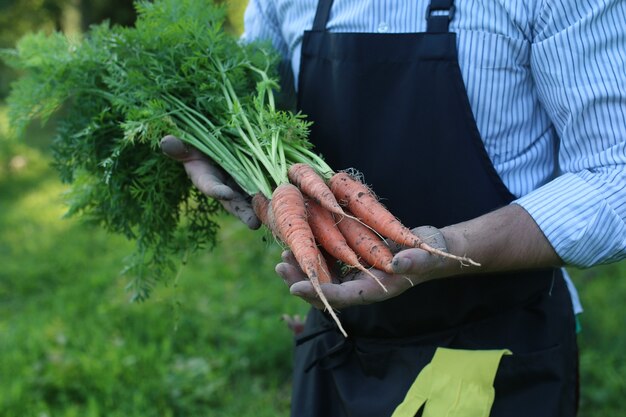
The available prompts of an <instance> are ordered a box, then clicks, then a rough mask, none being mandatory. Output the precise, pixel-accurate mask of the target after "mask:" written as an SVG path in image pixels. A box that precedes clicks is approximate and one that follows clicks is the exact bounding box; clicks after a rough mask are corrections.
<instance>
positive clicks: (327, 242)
mask: <svg viewBox="0 0 626 417" xmlns="http://www.w3.org/2000/svg"><path fill="white" fill-rule="evenodd" d="M306 207H307V211H308V214H309V217H308V220H309V226H310V227H311V231H312V232H313V236H315V240H317V242H318V243H319V244H320V245H321V246H322V248H324V249H325V250H326V252H328V253H329V254H330V255H331V256H333V257H334V258H335V259H338V260H340V261H342V262H343V263H345V264H346V265H348V266H350V267H352V268H356V269H358V270H359V271H362V272H364V273H366V274H367V275H369V276H370V277H372V278H373V279H374V280H375V281H376V282H377V283H378V284H379V285H380V286H381V287H382V288H383V290H385V292H387V288H385V286H384V285H383V283H382V282H380V279H378V277H377V276H376V275H374V274H373V273H372V272H371V271H370V270H368V269H367V268H365V267H364V266H363V265H361V263H360V262H359V257H358V256H357V254H356V253H355V252H354V250H352V248H351V247H350V246H349V245H348V242H346V239H345V238H344V236H343V234H342V233H341V232H340V231H339V229H338V228H337V224H336V223H335V219H334V218H333V213H331V212H330V211H328V210H326V208H324V207H322V206H321V205H319V204H318V203H317V202H316V201H314V200H313V199H308V200H306ZM367 230H368V232H369V229H367Z"/></svg>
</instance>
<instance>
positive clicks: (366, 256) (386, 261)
mask: <svg viewBox="0 0 626 417" xmlns="http://www.w3.org/2000/svg"><path fill="white" fill-rule="evenodd" d="M337 227H338V228H339V231H340V232H341V234H342V235H343V236H344V238H345V239H346V242H348V245H349V246H350V247H351V248H352V249H353V250H354V252H356V254H358V255H359V256H360V257H361V258H362V259H363V260H364V261H365V262H367V263H368V264H369V265H371V266H373V267H374V268H376V269H380V270H381V271H384V272H387V273H388V274H393V273H394V272H393V269H392V267H391V261H392V260H393V254H392V253H391V250H390V249H389V247H388V246H387V245H386V244H385V242H383V240H382V239H381V238H379V237H378V235H377V234H376V233H374V232H373V231H371V230H370V229H369V228H368V227H366V226H364V225H363V224H361V223H360V222H358V221H357V220H354V219H352V218H350V217H345V216H344V217H342V218H339V221H338V222H337Z"/></svg>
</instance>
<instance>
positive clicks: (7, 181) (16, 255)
mask: <svg viewBox="0 0 626 417" xmlns="http://www.w3.org/2000/svg"><path fill="white" fill-rule="evenodd" d="M0 143H2V150H1V151H0V167H1V168H0V195H1V196H2V198H0V212H1V213H2V214H3V215H2V216H0V236H2V238H1V239H0V264H1V265H2V268H0V334H1V335H2V337H0V358H1V359H0V415H1V416H3V417H18V416H19V417H27V416H107V417H108V416H111V417H114V416H120V417H122V416H209V415H210V416H240V415H251V414H253V413H254V414H255V415H258V416H259V417H263V416H267V417H270V416H272V417H273V416H277V415H285V414H286V413H287V409H288V405H289V392H290V390H289V379H290V372H291V371H290V369H291V349H292V340H291V334H290V332H289V331H288V330H287V328H286V326H285V325H284V324H283V323H281V321H280V315H281V313H300V314H302V313H303V312H304V308H305V306H304V305H302V303H299V302H298V301H297V300H295V299H294V298H292V297H289V296H288V293H287V291H286V289H285V288H284V284H283V283H282V281H281V280H280V279H278V278H277V277H276V276H275V274H274V273H273V266H274V263H275V260H276V259H278V257H279V253H280V248H278V247H277V246H276V245H273V244H272V245H270V244H268V243H267V242H265V241H264V239H263V233H261V232H255V233H253V232H251V231H249V230H247V229H246V228H245V227H243V226H242V225H240V224H239V223H238V222H233V221H231V220H229V219H227V218H225V219H224V221H223V224H224V225H225V226H224V228H223V230H222V233H221V239H222V241H223V244H222V245H220V247H219V248H218V249H217V250H215V251H214V252H212V253H207V254H205V255H203V256H200V257H197V258H194V259H192V260H191V261H190V262H189V263H188V264H186V265H185V266H184V267H182V269H181V271H180V274H179V276H178V278H177V279H176V280H175V282H174V283H173V284H171V285H170V286H169V287H162V288H159V289H158V290H157V291H155V293H154V295H153V296H152V298H151V299H150V300H148V301H147V302H145V303H131V302H129V301H128V293H127V292H126V290H125V285H126V283H127V281H126V279H125V278H124V277H120V276H119V272H120V268H121V265H122V264H123V259H124V257H125V256H126V255H127V253H128V252H129V251H130V249H131V244H130V243H129V242H126V241H125V240H123V239H121V238H118V237H115V236H110V235H106V234H105V233H103V232H102V231H101V230H99V229H92V228H88V227H86V226H83V225H81V224H79V223H78V222H77V221H74V220H68V219H63V218H62V215H63V212H64V206H63V204H62V198H61V196H62V193H63V191H64V189H63V186H62V185H61V184H60V183H59V181H58V180H57V179H56V176H55V175H54V173H53V172H52V171H51V168H50V167H49V166H48V157H47V156H46V155H45V154H44V153H42V152H41V151H39V150H37V149H36V148H33V147H30V146H27V145H25V144H19V143H15V142H10V141H7V140H3V141H1V142H0Z"/></svg>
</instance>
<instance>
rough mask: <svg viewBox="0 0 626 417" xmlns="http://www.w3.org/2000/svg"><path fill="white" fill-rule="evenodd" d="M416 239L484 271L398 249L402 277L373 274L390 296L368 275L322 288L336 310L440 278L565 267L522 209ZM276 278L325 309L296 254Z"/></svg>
mask: <svg viewBox="0 0 626 417" xmlns="http://www.w3.org/2000/svg"><path fill="white" fill-rule="evenodd" d="M413 233H415V234H416V235H417V236H419V237H420V238H421V239H422V240H424V241H425V242H426V243H428V244H429V245H431V246H433V247H436V248H440V249H443V250H447V251H449V252H450V253H454V254H457V255H463V256H467V257H469V258H471V259H473V260H475V261H477V262H479V263H480V264H481V266H480V267H476V266H467V265H463V264H461V263H460V262H457V261H455V260H451V259H443V258H441V257H439V256H435V255H431V254H429V253H426V252H424V251H423V250H421V249H404V248H398V247H396V248H393V247H392V248H391V249H392V251H394V252H396V251H397V253H396V255H395V256H394V259H393V269H394V271H395V272H396V274H394V275H388V274H385V273H383V272H380V271H375V270H373V271H372V272H374V273H375V274H376V275H377V276H378V277H379V278H380V280H381V281H382V283H383V284H384V285H385V286H386V287H387V289H388V292H384V291H383V290H382V289H381V288H380V286H379V285H378V284H377V283H376V282H375V281H374V280H373V279H372V278H371V277H369V276H367V275H366V274H363V273H356V274H352V275H349V276H348V277H346V278H344V279H343V282H341V283H336V284H334V283H333V284H324V285H322V289H323V290H324V294H326V297H327V298H328V301H329V302H330V304H331V305H332V306H333V307H335V308H342V307H347V306H351V305H359V304H370V303H374V302H378V301H383V300H386V299H388V298H391V297H395V296H397V295H399V294H401V293H403V292H404V291H406V290H407V289H408V288H411V286H412V285H418V284H420V283H422V282H424V281H428V280H431V279H436V278H443V277H451V276H458V275H465V274H476V273H481V274H482V273H496V272H504V271H519V270H531V269H541V268H550V267H560V266H562V265H563V261H562V260H561V259H560V258H559V256H558V255H557V253H556V252H555V251H554V249H553V248H552V246H551V245H550V242H548V240H547V239H546V237H545V236H544V235H543V233H542V231H541V229H539V227H538V226H537V224H536V223H535V221H534V220H533V218H532V217H531V216H530V215H529V214H528V213H527V212H526V210H524V209H523V208H522V207H520V206H518V205H516V204H510V205H508V206H504V207H502V208H499V209H497V210H495V211H492V212H490V213H487V214H485V215H483V216H480V217H477V218H475V219H471V220H468V221H466V222H463V223H458V224H455V225H451V226H447V227H444V228H442V229H436V228H434V227H428V226H426V227H418V228H417V229H414V230H413ZM276 272H278V274H279V275H280V276H281V277H283V279H284V280H285V282H286V283H287V285H289V288H290V291H291V293H292V294H294V295H297V296H299V297H302V298H303V299H305V300H306V301H308V302H309V303H311V304H312V305H314V306H315V307H317V308H321V304H320V303H319V299H318V298H317V295H316V294H315V291H313V287H312V286H311V284H310V283H309V282H308V280H307V278H306V276H305V275H304V274H303V273H302V271H301V270H300V269H299V268H298V266H297V263H296V262H295V260H294V259H293V256H292V255H291V254H289V253H287V254H285V255H284V257H283V263H280V264H278V265H277V266H276Z"/></svg>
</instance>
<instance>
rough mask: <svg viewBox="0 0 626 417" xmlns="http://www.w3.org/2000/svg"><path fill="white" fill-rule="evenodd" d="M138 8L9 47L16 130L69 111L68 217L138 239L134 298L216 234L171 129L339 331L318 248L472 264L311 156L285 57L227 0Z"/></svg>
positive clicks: (60, 153)
mask: <svg viewBox="0 0 626 417" xmlns="http://www.w3.org/2000/svg"><path fill="white" fill-rule="evenodd" d="M136 8H137V12H138V19H137V22H136V25H135V26H134V27H130V28H121V27H110V26H109V25H108V24H103V25H100V26H94V27H92V28H91V29H90V31H89V32H88V33H86V34H85V36H84V38H82V39H81V40H76V39H68V38H66V37H65V36H64V35H62V34H60V33H56V34H52V35H50V36H47V35H44V34H33V35H30V36H27V37H25V38H24V39H23V40H22V41H20V43H19V44H18V46H17V47H16V49H15V50H8V51H0V52H1V53H0V56H3V57H4V58H5V59H6V60H7V62H8V63H10V64H11V65H12V66H14V67H15V68H17V69H19V70H20V72H21V74H22V75H21V77H20V79H19V80H17V81H16V82H15V83H14V84H13V90H12V93H11V95H10V97H9V100H8V102H9V113H10V115H11V123H12V125H13V126H14V128H15V129H16V131H17V132H22V133H23V132H24V128H25V127H26V126H27V125H28V124H29V123H31V122H32V121H33V120H36V119H38V120H42V121H45V120H47V119H48V118H49V117H51V116H52V115H56V116H57V117H58V122H59V128H58V131H57V133H58V134H57V138H56V139H55V146H54V149H55V152H54V158H55V161H54V162H55V166H56V167H57V168H59V171H60V173H61V176H62V178H63V179H64V181H66V182H68V183H70V184H71V186H72V188H71V192H70V194H71V195H72V197H73V198H72V200H71V204H70V212H71V213H77V214H81V215H84V216H86V217H87V218H89V219H90V220H92V221H95V222H97V223H98V224H101V225H103V226H104V227H106V228H108V229H109V230H111V231H114V232H117V233H123V234H125V235H126V236H128V237H129V238H131V239H135V240H136V241H137V251H136V256H134V257H133V258H132V263H131V265H130V266H129V268H130V269H129V270H131V271H134V272H135V273H136V274H137V276H136V278H135V279H134V284H133V285H132V287H133V288H135V290H134V292H135V293H136V294H137V295H136V296H135V298H138V299H142V298H145V297H146V296H147V294H148V293H149V290H150V288H151V285H152V284H151V283H152V282H153V281H155V277H156V278H158V277H160V276H161V275H162V272H161V271H162V270H163V269H167V268H170V264H172V263H173V262H170V260H169V259H170V257H171V256H175V255H178V254H179V253H181V252H186V251H187V250H195V249H197V248H201V247H202V246H203V244H206V243H207V242H213V241H214V234H215V229H216V227H213V226H214V224H213V223H212V222H211V221H209V220H208V216H209V215H211V214H213V213H214V212H215V210H217V209H213V207H214V205H211V204H209V203H210V202H207V201H206V198H205V196H202V195H199V193H198V192H197V191H196V190H194V189H193V188H192V186H191V184H189V182H188V181H187V178H186V177H185V175H184V173H183V172H182V167H180V166H179V165H178V164H175V163H171V161H168V160H167V159H166V158H164V157H163V155H162V154H161V152H160V150H159V142H160V140H161V138H163V137H164V136H167V135H175V136H177V137H179V138H180V139H181V140H183V141H185V142H186V143H188V144H190V145H192V146H194V147H196V148H197V149H198V150H199V151H201V152H203V153H204V154H206V155H207V156H208V157H209V158H210V159H211V160H213V161H214V162H215V163H216V164H217V165H219V166H220V167H221V168H222V169H223V170H224V171H225V172H226V173H227V174H228V175H230V176H231V177H232V178H233V180H234V181H235V182H236V183H237V184H238V185H239V187H240V188H241V189H242V190H243V191H244V192H245V193H247V194H248V195H252V196H254V198H253V203H254V207H255V209H256V213H257V215H258V217H259V218H260V219H261V220H262V222H263V223H264V224H265V225H267V226H268V227H269V228H270V229H271V231H272V233H273V234H274V235H275V236H276V237H277V238H278V239H280V240H282V241H283V242H284V243H285V244H286V245H288V246H289V248H290V249H291V251H292V252H293V254H294V255H295V258H296V260H297V261H298V263H299V265H300V267H301V268H302V270H303V271H304V272H305V273H306V275H307V276H308V277H309V279H310V280H311V283H312V284H313V286H314V288H315V290H316V291H317V294H318V295H319V298H320V299H321V301H322V303H323V304H324V305H325V307H326V308H327V309H328V311H329V313H330V314H331V315H332V317H333V318H334V319H335V321H336V322H337V324H338V325H339V328H340V329H341V330H342V331H343V328H342V327H341V324H340V323H339V320H338V319H337V317H336V315H335V313H334V311H333V309H332V308H331V306H330V305H329V303H328V301H327V299H326V297H325V296H324V293H323V292H322V287H321V285H322V284H323V283H328V282H330V281H331V277H330V271H329V268H328V266H327V264H326V262H325V258H324V254H323V253H322V252H321V251H320V249H319V247H318V246H321V248H322V249H323V251H324V252H325V253H326V254H328V255H329V256H331V257H333V258H335V259H337V260H339V261H341V262H342V263H343V264H345V265H346V266H349V267H352V268H356V269H358V270H360V271H363V272H364V273H366V274H369V275H370V276H371V277H372V279H376V276H375V275H374V274H373V273H371V271H370V268H376V269H379V270H382V271H385V272H387V273H393V271H392V268H391V261H392V257H393V255H392V253H391V252H390V250H389V247H388V246H387V245H386V243H385V242H384V240H383V239H384V238H386V239H390V240H392V241H395V242H397V243H398V244H400V245H402V246H405V247H417V248H422V249H424V250H426V251H429V252H431V253H433V254H436V255H440V256H446V257H451V258H454V259H458V260H460V261H461V262H466V263H470V264H471V263H473V262H472V261H471V260H469V259H465V258H461V257H457V256H454V255H451V254H448V253H444V252H442V251H440V250H437V249H435V248H432V247H430V246H428V245H426V244H425V243H424V242H422V241H421V240H420V239H419V238H417V237H416V236H415V235H413V234H412V233H411V232H410V231H409V229H407V228H406V227H404V226H403V225H402V224H400V222H399V221H398V220H396V219H395V217H394V216H393V215H392V214H391V213H389V212H388V211H387V210H386V209H385V208H384V207H383V206H382V205H381V204H379V203H378V201H377V199H376V197H375V196H374V194H373V193H372V192H371V191H370V190H369V189H368V188H367V187H366V186H364V185H363V184H361V183H360V182H359V181H357V180H355V179H353V178H352V177H351V176H350V175H348V174H347V173H345V172H338V173H335V172H334V171H333V169H332V168H331V167H329V166H328V165H327V164H326V163H325V162H324V160H323V158H322V157H320V156H319V155H317V154H316V153H315V152H313V150H312V147H313V145H312V144H311V143H310V142H309V140H308V137H309V126H310V123H309V122H307V121H306V119H305V116H304V115H302V114H296V113H293V112H290V111H283V110H280V109H279V108H278V107H277V105H276V100H275V98H274V93H275V91H276V90H277V89H278V85H279V82H278V79H277V76H276V75H275V74H277V65H278V57H277V54H276V53H275V51H273V50H272V49H271V47H269V46H268V45H266V44H262V43H259V44H256V43H253V44H247V45H244V44H242V43H240V42H238V41H237V40H236V39H234V38H233V37H232V36H231V35H229V34H228V33H226V32H225V31H224V30H223V24H224V19H225V13H224V9H223V6H221V5H219V4H214V3H213V2H211V1H209V2H199V1H194V0H154V1H148V0H136ZM60 109H64V111H63V112H59V110H60ZM355 168H357V169H358V167H355ZM379 283H380V282H379ZM380 285H381V287H382V288H383V289H382V290H385V288H384V286H383V285H382V283H380ZM344 334H345V332H344Z"/></svg>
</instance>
